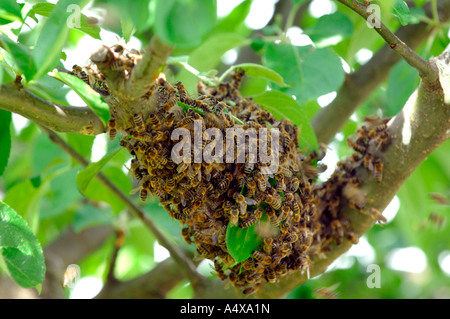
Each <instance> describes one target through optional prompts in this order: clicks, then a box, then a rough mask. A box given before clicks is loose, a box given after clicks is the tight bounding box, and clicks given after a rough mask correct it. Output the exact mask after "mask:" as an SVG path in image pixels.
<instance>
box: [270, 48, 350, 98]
mask: <svg viewBox="0 0 450 319" xmlns="http://www.w3.org/2000/svg"><path fill="white" fill-rule="evenodd" d="M263 62H264V65H265V66H267V67H269V68H271V69H273V70H274V71H276V72H278V73H279V74H280V75H281V76H282V77H283V79H284V81H285V82H286V83H287V84H288V85H289V86H290V87H289V88H287V89H281V90H282V91H284V92H286V93H289V94H292V95H295V97H296V100H297V102H298V103H299V104H304V103H305V102H307V101H309V100H312V99H317V98H318V97H320V96H322V95H324V94H327V93H330V92H333V91H336V90H337V89H338V88H339V87H340V86H341V85H342V83H343V82H344V75H345V73H344V70H343V68H342V63H341V60H340V58H339V56H338V55H337V54H336V53H335V52H334V51H333V50H332V49H330V48H318V49H314V48H313V47H312V46H294V45H292V44H288V43H284V44H283V43H282V44H273V43H271V44H268V45H267V49H266V52H265V54H264V56H263Z"/></svg>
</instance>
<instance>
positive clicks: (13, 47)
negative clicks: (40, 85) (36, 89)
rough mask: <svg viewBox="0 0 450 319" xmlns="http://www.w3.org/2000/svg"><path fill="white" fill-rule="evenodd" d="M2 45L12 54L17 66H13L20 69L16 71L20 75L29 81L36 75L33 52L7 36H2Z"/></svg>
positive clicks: (0, 41) (0, 38)
mask: <svg viewBox="0 0 450 319" xmlns="http://www.w3.org/2000/svg"><path fill="white" fill-rule="evenodd" d="M0 45H1V47H3V48H4V49H5V50H6V51H7V52H9V53H10V57H11V59H12V60H13V61H14V62H13V63H14V64H15V65H12V66H13V67H17V68H18V70H16V71H18V73H19V74H24V75H25V77H26V78H27V80H30V79H31V77H32V76H33V74H35V73H36V65H35V63H34V60H33V57H32V55H31V50H30V49H29V48H27V47H26V46H24V45H22V44H20V43H17V42H15V41H13V40H12V39H10V38H9V37H8V36H6V35H5V34H0Z"/></svg>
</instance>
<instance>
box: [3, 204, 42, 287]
mask: <svg viewBox="0 0 450 319" xmlns="http://www.w3.org/2000/svg"><path fill="white" fill-rule="evenodd" d="M0 259H1V261H2V262H1V263H0V264H2V265H5V266H6V269H5V271H6V272H7V273H8V274H9V275H10V276H11V278H12V279H13V280H14V281H15V282H16V283H17V284H19V285H20V286H22V287H26V288H29V287H34V286H36V285H39V284H41V283H42V282H43V280H44V275H45V262H44V254H43V252H42V247H41V245H40V243H39V241H38V240H37V238H36V236H35V235H34V234H33V232H32V231H31V229H30V228H29V227H28V225H27V223H26V222H25V221H24V220H23V219H22V217H20V216H19V215H17V213H16V212H15V211H14V210H13V209H12V208H10V207H9V206H8V205H6V204H5V203H3V202H0Z"/></svg>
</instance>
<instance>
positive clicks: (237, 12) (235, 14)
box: [214, 0, 252, 33]
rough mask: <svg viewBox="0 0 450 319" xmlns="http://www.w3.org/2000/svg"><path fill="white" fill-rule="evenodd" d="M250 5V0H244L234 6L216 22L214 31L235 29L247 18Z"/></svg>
mask: <svg viewBox="0 0 450 319" xmlns="http://www.w3.org/2000/svg"><path fill="white" fill-rule="evenodd" d="M251 5H252V0H244V1H243V2H241V3H240V4H238V5H237V6H236V7H234V9H233V10H232V11H231V12H230V14H228V15H227V16H226V17H225V18H223V20H222V21H220V22H219V23H218V24H217V26H216V28H215V29H214V33H216V32H232V31H235V30H236V29H237V28H238V27H239V26H240V25H241V24H242V23H243V22H244V20H245V18H247V16H248V14H249V12H250V7H251Z"/></svg>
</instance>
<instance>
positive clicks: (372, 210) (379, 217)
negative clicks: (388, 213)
mask: <svg viewBox="0 0 450 319" xmlns="http://www.w3.org/2000/svg"><path fill="white" fill-rule="evenodd" d="M369 214H370V215H371V216H372V217H373V218H375V219H376V220H377V222H378V224H380V225H381V223H387V219H386V217H384V216H383V214H382V213H380V211H379V210H378V209H375V208H373V207H371V208H370V209H369Z"/></svg>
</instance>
